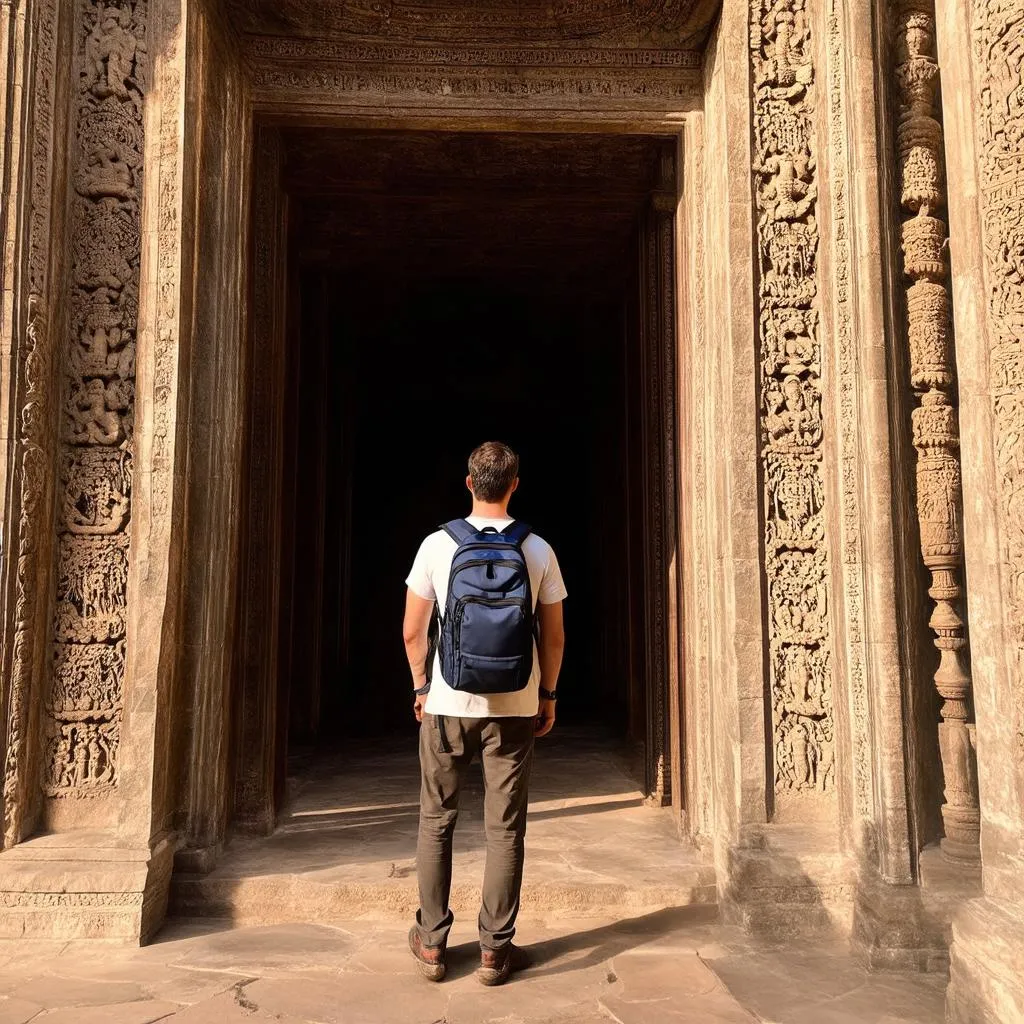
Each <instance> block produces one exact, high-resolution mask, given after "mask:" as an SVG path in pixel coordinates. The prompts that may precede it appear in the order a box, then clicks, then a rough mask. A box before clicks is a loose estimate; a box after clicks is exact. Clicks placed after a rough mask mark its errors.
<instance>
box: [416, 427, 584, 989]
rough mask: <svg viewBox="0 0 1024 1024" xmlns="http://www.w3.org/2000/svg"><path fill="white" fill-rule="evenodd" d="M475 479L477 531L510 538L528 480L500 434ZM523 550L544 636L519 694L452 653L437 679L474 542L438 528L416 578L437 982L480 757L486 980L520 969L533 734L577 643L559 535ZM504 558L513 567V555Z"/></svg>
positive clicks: (426, 876)
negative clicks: (486, 689)
mask: <svg viewBox="0 0 1024 1024" xmlns="http://www.w3.org/2000/svg"><path fill="white" fill-rule="evenodd" d="M466 486H467V487H468V488H469V491H470V494H472V496H473V511H472V512H471V513H470V515H469V516H468V517H467V519H466V520H465V522H466V523H468V524H469V527H472V528H473V529H474V530H476V531H488V532H487V533H486V534H484V536H488V537H489V536H492V535H494V534H493V531H497V533H498V534H499V535H502V536H504V533H503V531H505V530H507V529H508V528H509V527H510V526H512V524H513V523H514V520H513V519H512V518H510V516H509V514H508V503H509V499H510V498H511V497H512V493H513V492H514V491H515V489H516V488H517V487H518V486H519V457H518V456H517V455H516V453H515V452H513V451H512V449H511V448H509V447H508V446H507V445H504V444H500V443H498V442H496V441H488V442H487V443H486V444H482V445H480V447H479V448H477V449H476V451H474V452H473V454H472V455H470V457H469V476H468V477H467V478H466ZM453 525H456V524H449V526H453ZM462 528H463V529H464V530H465V529H468V528H467V527H462ZM479 546H480V545H479V544H478V545H477V547H479ZM518 549H519V551H521V556H522V559H523V560H524V561H525V563H526V568H527V570H528V574H529V592H530V594H531V595H532V603H533V609H534V622H535V623H536V625H538V626H539V637H538V639H537V643H536V645H535V647H534V646H533V645H532V642H531V641H530V640H529V638H527V642H526V647H527V648H528V649H530V654H531V655H532V669H530V667H529V663H528V664H527V666H526V667H525V668H524V669H523V670H522V677H523V678H524V679H525V677H526V672H527V671H529V679H528V681H527V682H526V685H525V686H524V687H523V688H522V689H518V690H515V691H513V692H500V693H479V692H466V691H464V690H461V689H456V688H453V686H451V685H449V683H452V682H456V685H458V683H457V681H455V680H451V679H449V680H447V681H446V680H445V678H444V676H443V675H442V673H441V664H442V659H441V658H440V657H436V658H435V659H434V660H433V665H432V671H431V674H430V677H429V682H428V676H427V656H428V647H429V644H428V636H427V634H428V628H429V624H430V619H431V615H432V612H433V610H434V603H435V601H436V602H437V605H438V609H439V610H441V609H444V607H445V601H446V598H447V596H448V586H449V574H450V572H451V568H452V560H453V558H454V556H455V554H456V551H457V550H459V551H461V550H462V549H461V548H460V546H459V544H458V543H457V541H456V539H454V538H453V537H452V536H451V535H450V534H449V533H448V532H446V531H445V530H439V531H437V532H436V533H432V534H431V535H430V536H429V537H427V539H426V540H425V541H424V542H423V543H422V545H420V549H419V552H418V553H417V555H416V559H415V561H414V563H413V567H412V571H411V572H410V573H409V577H408V579H407V580H406V584H407V586H408V591H407V594H406V605H405V624H404V636H405V649H406V654H407V656H408V658H409V667H410V669H411V670H412V685H413V690H414V692H415V702H414V705H413V707H414V713H415V715H416V720H417V721H418V722H420V723H421V725H420V743H419V747H420V766H421V771H422V783H421V789H420V827H419V840H418V843H417V846H416V870H417V874H418V876H419V890H420V909H419V911H418V913H417V915H416V924H415V925H413V927H412V929H411V930H410V932H409V946H410V948H411V950H412V953H413V956H414V957H415V958H416V962H417V964H418V965H419V967H420V970H421V972H422V973H423V974H424V975H425V976H426V977H427V978H430V979H431V980H432V981H440V980H441V979H442V978H443V977H444V975H445V949H446V944H447V940H448V932H449V931H450V929H451V926H452V922H453V920H454V917H453V915H452V912H451V910H450V909H449V907H448V897H449V893H450V891H451V881H452V837H453V834H454V831H455V821H456V818H457V817H458V801H459V784H460V781H461V776H462V774H463V772H464V770H465V768H466V767H467V765H468V764H469V763H470V762H471V761H472V760H473V758H474V756H475V755H477V754H479V756H480V760H481V762H482V766H483V776H484V790H485V797H484V825H485V830H486V834H487V859H486V864H485V867H484V884H483V893H482V900H481V907H480V917H479V921H478V923H479V931H480V968H479V970H478V971H477V978H478V979H479V980H480V981H481V982H482V983H483V984H485V985H500V984H501V983H502V982H504V981H505V979H506V978H507V977H508V975H509V973H510V971H511V970H512V969H513V968H514V967H515V966H517V965H516V964H515V963H513V953H514V947H513V945H512V937H513V935H514V934H515V921H516V915H517V914H518V912H519V891H520V888H521V885H522V880H523V855H524V837H525V834H526V805H527V786H528V783H529V776H530V765H531V761H532V754H533V741H534V739H535V737H539V736H544V735H546V734H547V733H549V732H550V731H551V729H552V727H553V726H554V724H555V698H556V694H555V686H556V683H557V682H558V672H559V669H560V668H561V664H562V651H563V648H564V646H565V634H564V631H563V626H562V601H563V600H564V599H565V596H566V591H565V584H564V583H563V582H562V574H561V572H560V571H559V568H558V561H557V559H556V558H555V553H554V551H552V549H551V547H550V545H549V544H547V543H546V542H545V541H544V540H542V539H541V538H540V537H538V536H537V535H536V534H534V533H528V534H527V535H526V537H525V539H523V540H522V541H521V543H520V544H519V545H518ZM515 553H516V554H517V555H518V551H517V552H515ZM495 564H496V565H501V566H507V565H508V564H509V562H507V561H506V562H496V563H495ZM487 574H489V575H493V570H491V569H490V568H488V569H487ZM505 603H507V602H505ZM449 625H451V624H450V623H449Z"/></svg>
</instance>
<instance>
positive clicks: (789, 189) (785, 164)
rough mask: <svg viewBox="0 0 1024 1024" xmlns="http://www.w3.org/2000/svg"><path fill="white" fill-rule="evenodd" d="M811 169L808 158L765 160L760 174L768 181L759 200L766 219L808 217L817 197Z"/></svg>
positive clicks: (803, 156)
mask: <svg viewBox="0 0 1024 1024" xmlns="http://www.w3.org/2000/svg"><path fill="white" fill-rule="evenodd" d="M813 170H814V160H813V158H812V157H810V156H808V155H793V156H790V155H783V156H780V155H774V156H769V157H768V159H767V160H765V161H764V163H763V164H762V166H761V173H762V174H769V175H771V178H770V179H769V180H768V182H767V183H766V184H765V187H764V190H763V192H762V193H761V200H762V204H763V207H764V210H765V212H766V214H767V216H768V217H769V219H771V220H776V221H778V220H787V221H794V220H802V219H803V218H804V217H806V216H807V214H808V213H809V212H810V211H811V210H812V209H813V208H814V203H815V201H816V200H817V198H818V188H817V186H816V185H815V184H814V180H813V176H812V174H811V172H812V171H813Z"/></svg>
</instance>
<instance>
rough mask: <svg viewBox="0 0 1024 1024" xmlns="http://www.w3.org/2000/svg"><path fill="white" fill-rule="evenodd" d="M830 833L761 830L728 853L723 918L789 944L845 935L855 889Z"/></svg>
mask: <svg viewBox="0 0 1024 1024" xmlns="http://www.w3.org/2000/svg"><path fill="white" fill-rule="evenodd" d="M837 847H838V844H837V843H836V842H835V836H834V830H833V829H832V828H830V827H817V826H813V825H811V826H802V825H801V826H795V825H765V826H759V827H758V828H756V829H751V830H750V831H749V832H748V833H747V834H745V835H744V837H743V843H742V845H739V846H735V847H733V848H732V849H731V850H730V851H729V855H728V870H727V873H726V878H725V880H724V883H723V884H722V885H721V886H720V888H719V892H720V906H721V911H722V917H723V919H724V920H726V921H727V922H729V923H730V924H735V925H739V926H740V927H742V928H743V930H744V931H746V932H748V933H749V934H752V935H757V936H759V937H761V938H765V939H769V940H776V939H777V940H780V941H784V940H788V939H791V938H800V937H803V936H809V935H821V934H823V933H830V932H831V933H834V934H836V935H843V936H845V935H848V934H849V932H850V927H851V923H852V914H853V897H854V884H853V875H852V866H851V863H850V861H849V858H848V857H847V856H846V855H845V854H844V853H842V852H841V851H840V850H839V849H838V848H837Z"/></svg>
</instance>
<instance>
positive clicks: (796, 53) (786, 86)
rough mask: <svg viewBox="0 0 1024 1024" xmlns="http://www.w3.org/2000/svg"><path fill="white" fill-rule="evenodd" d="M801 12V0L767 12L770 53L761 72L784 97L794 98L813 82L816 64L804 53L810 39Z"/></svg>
mask: <svg viewBox="0 0 1024 1024" xmlns="http://www.w3.org/2000/svg"><path fill="white" fill-rule="evenodd" d="M802 12H803V3H802V2H800V0H796V2H789V0H785V2H784V3H779V4H776V6H775V9H774V10H773V11H772V12H770V13H769V15H768V18H769V21H768V31H767V36H768V44H767V46H766V47H765V51H766V55H767V56H766V59H765V61H764V63H763V64H762V69H761V73H762V75H763V80H764V81H765V82H766V83H767V84H768V85H770V86H771V87H772V90H771V91H772V95H773V96H777V97H780V98H783V99H795V98H796V97H797V96H799V95H801V94H802V93H803V92H804V91H805V90H806V88H807V86H808V85H810V84H811V82H813V81H814V64H813V63H812V61H811V60H810V58H809V57H808V56H807V55H806V54H805V52H804V50H805V47H806V45H807V41H808V40H807V29H806V26H805V25H804V24H803V18H802ZM798 15H800V20H799V21H798V20H797V19H798Z"/></svg>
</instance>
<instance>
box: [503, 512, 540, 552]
mask: <svg viewBox="0 0 1024 1024" xmlns="http://www.w3.org/2000/svg"><path fill="white" fill-rule="evenodd" d="M532 532H533V531H532V530H531V529H530V526H529V524H528V523H524V522H523V521H522V520H521V519H517V520H516V521H515V522H514V523H512V524H511V525H509V526H506V527H505V529H504V530H502V533H504V534H505V536H506V537H507V538H508V539H509V540H510V541H511V542H512V543H513V544H515V546H516V547H517V548H518V547H521V546H522V543H523V541H524V540H526V538H527V537H529V536H530V534H531V533H532Z"/></svg>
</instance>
